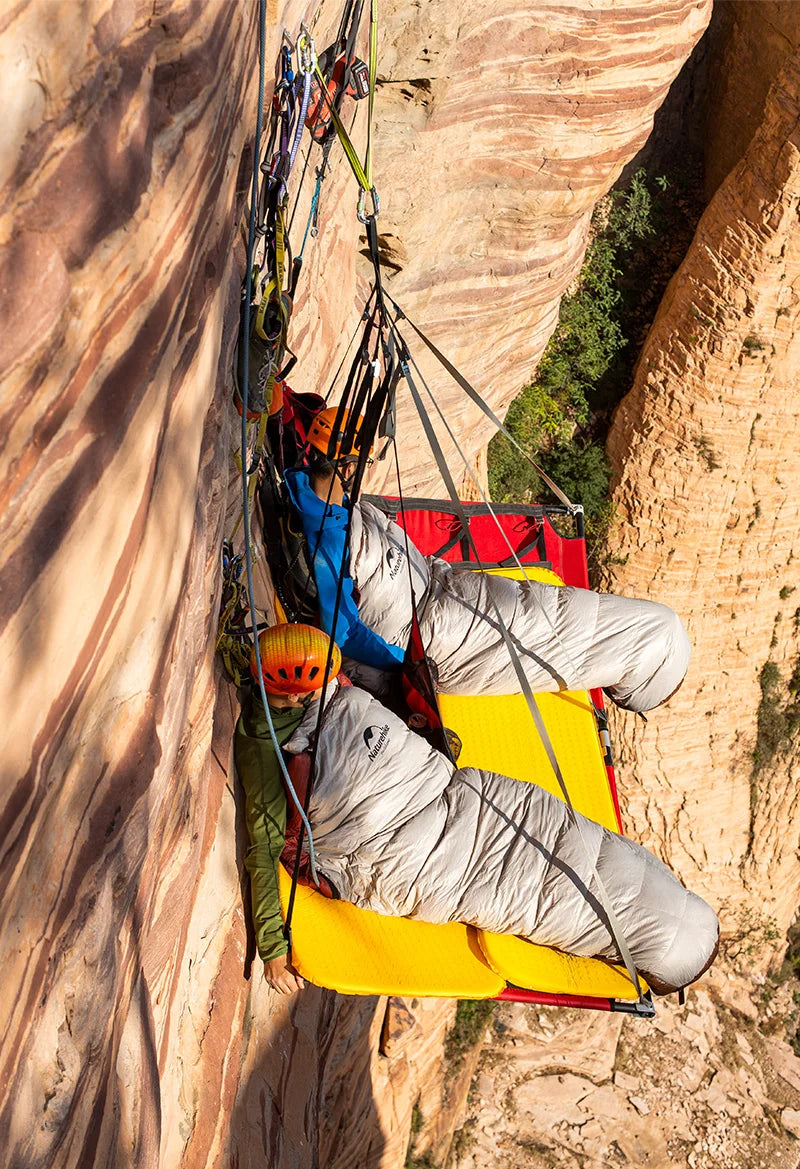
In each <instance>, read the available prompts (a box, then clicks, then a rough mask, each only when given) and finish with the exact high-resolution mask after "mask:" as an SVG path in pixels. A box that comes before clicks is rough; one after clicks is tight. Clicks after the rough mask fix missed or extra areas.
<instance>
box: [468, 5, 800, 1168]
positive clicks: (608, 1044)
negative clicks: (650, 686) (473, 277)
mask: <svg viewBox="0 0 800 1169" xmlns="http://www.w3.org/2000/svg"><path fill="white" fill-rule="evenodd" d="M742 7H743V8H745V7H748V6H742ZM749 7H751V8H752V7H757V6H749ZM764 7H765V8H766V9H769V8H770V7H771V6H769V5H765V6H764ZM787 7H790V6H784V13H785V12H786V9H787ZM759 31H760V30H759V26H758V23H757V22H756V23H755V24H753V25H751V27H750V32H751V34H752V35H753V36H754V37H755V36H757V35H758V34H759ZM742 51H743V50H742V47H741V46H740V49H739V52H740V53H741V52H742ZM754 51H755V50H754ZM772 82H773V84H772V87H771V89H769V96H768V97H767V98H766V102H765V106H764V111H763V116H762V119H761V122H760V125H759V126H758V128H757V129H756V130H755V132H754V133H753V134H752V135H751V140H750V144H749V146H748V147H747V149H746V151H745V153H744V156H743V157H742V158H741V159H740V161H739V162H738V163H737V164H736V165H735V166H734V167H733V169H732V170H730V173H729V174H728V177H727V178H724V180H723V181H722V185H721V186H720V187H719V190H718V192H717V194H716V195H715V197H714V198H713V200H712V201H711V203H710V205H709V207H708V209H707V211H706V212H705V214H704V216H703V218H702V220H701V222H700V225H699V227H698V230H697V233H696V236H695V239H694V241H693V243H692V245H691V247H690V249H689V252H688V254H687V256H686V259H685V261H684V263H683V265H682V266H681V268H680V269H679V271H678V273H677V274H676V276H675V277H674V279H673V281H672V282H671V284H670V286H669V288H668V289H667V292H666V295H665V297H664V300H663V303H662V307H661V309H660V311H659V314H658V316H657V318H656V320H655V323H654V325H653V327H652V329H651V331H650V334H649V336H648V339H647V341H646V343H645V347H644V350H643V352H642V355H641V359H640V362H639V366H638V369H637V373H636V378H635V384H634V387H633V389H632V391H631V392H630V394H629V395H628V396H627V397H626V398H625V399H624V400H623V402H622V404H621V406H620V408H619V410H618V412H617V415H616V418H615V422H614V426H613V428H612V431H611V436H610V440H609V453H610V455H611V458H612V461H613V464H614V468H615V475H616V489H615V492H614V499H615V501H616V503H617V505H618V508H619V512H620V524H619V528H618V531H617V538H616V541H615V543H614V547H613V552H614V554H615V556H616V558H617V563H615V564H613V565H612V570H611V577H612V579H611V584H612V585H613V588H614V589H615V590H616V591H619V592H624V593H631V594H635V595H640V596H650V597H652V598H654V599H657V600H662V601H667V602H668V603H670V604H672V605H673V606H674V607H675V608H676V609H677V610H678V612H680V613H681V615H682V616H683V617H684V618H685V621H686V624H687V627H688V630H689V634H690V637H691V639H692V642H693V646H694V657H693V661H692V665H691V667H690V670H689V674H688V677H687V679H686V682H685V683H684V686H683V688H682V690H681V691H680V692H679V693H678V694H677V695H676V697H675V698H673V699H672V701H671V703H670V704H669V706H668V707H667V708H665V709H663V710H658V711H654V712H652V714H651V715H650V716H649V722H648V724H647V725H646V726H645V725H644V724H643V723H641V722H640V720H637V719H635V718H633V717H631V716H625V715H622V714H620V713H619V712H617V717H615V718H614V729H615V736H614V739H615V745H616V747H617V750H618V754H619V757H620V758H619V766H618V776H619V781H620V794H621V798H622V804H623V819H624V820H625V823H626V825H627V827H628V829H629V831H631V832H632V833H633V834H634V835H636V836H637V837H638V838H639V839H641V840H643V841H644V842H646V843H647V844H649V845H650V847H652V848H653V849H654V850H655V851H656V852H658V853H659V854H660V855H662V856H663V857H664V858H665V859H667V860H668V861H669V863H670V865H671V866H672V867H673V868H675V869H676V870H677V871H678V872H679V874H680V875H681V876H682V877H683V879H684V880H685V881H686V882H687V884H689V885H690V886H692V887H693V888H696V889H698V890H700V891H702V892H703V893H704V894H705V895H706V896H707V897H708V899H709V900H710V901H711V902H712V904H714V905H715V906H716V907H718V908H719V909H720V913H721V919H722V926H723V954H722V957H721V959H720V962H719V963H718V965H717V967H716V968H715V970H714V971H713V972H712V973H711V975H710V976H707V977H706V978H705V979H704V980H703V981H702V982H701V983H700V984H699V986H698V987H697V988H696V989H693V990H690V992H689V995H688V1000H687V1004H686V1006H685V1007H682V1008H678V1007H677V1005H676V1004H675V1003H674V1002H665V1003H662V1004H660V1005H659V1011H658V1017H657V1020H656V1022H655V1024H654V1025H650V1026H648V1025H647V1024H641V1023H639V1022H637V1021H635V1020H625V1021H624V1023H623V1024H622V1025H621V1026H620V1024H619V1022H618V1021H616V1020H613V1019H609V1018H607V1017H606V1018H604V1017H602V1016H600V1017H598V1016H595V1017H593V1018H592V1017H587V1016H584V1018H583V1020H578V1019H573V1020H570V1019H569V1017H552V1016H551V1017H549V1018H548V1016H547V1015H546V1014H544V1013H543V1014H542V1015H540V1016H539V1018H538V1020H537V1021H534V1020H533V1019H531V1018H529V1017H521V1015H520V1013H519V1012H515V1011H513V1010H512V1009H510V1008H503V1011H502V1013H501V1015H500V1025H501V1026H500V1030H499V1032H498V1033H497V1034H496V1035H495V1037H494V1039H493V1041H492V1042H491V1044H490V1047H489V1051H490V1058H489V1060H488V1061H487V1065H486V1067H485V1069H484V1070H483V1071H479V1074H478V1078H477V1081H476V1088H477V1090H476V1089H473V1099H474V1102H473V1104H472V1106H471V1107H470V1108H469V1109H468V1110H467V1115H466V1122H465V1125H464V1128H463V1134H462V1137H461V1138H460V1141H459V1147H460V1148H461V1149H462V1155H461V1157H460V1159H459V1160H458V1161H457V1162H456V1169H477V1167H478V1166H484V1165H491V1166H495V1167H497V1169H501V1167H502V1169H505V1167H506V1166H508V1167H509V1169H510V1166H512V1165H513V1166H515V1167H516V1166H520V1167H522V1169H545V1167H547V1169H552V1167H553V1166H559V1167H560V1166H570V1167H573V1166H577V1165H581V1166H590V1167H592V1169H594V1167H595V1166H597V1167H598V1169H599V1166H601V1165H608V1164H609V1163H619V1164H630V1165H642V1164H646V1165H648V1166H651V1167H652V1169H668V1167H672V1166H679V1167H684V1166H690V1167H691V1169H712V1167H713V1169H716V1167H717V1166H719V1165H720V1164H724V1165H726V1166H729V1167H731V1169H755V1167H759V1169H778V1167H783V1166H786V1167H789V1166H792V1167H793V1166H795V1165H796V1163H797V1153H796V1133H797V1109H798V1102H799V1101H800V1096H799V1095H798V1090H799V1089H800V1060H798V1059H797V1056H796V1054H795V1052H794V1051H793V1050H792V1049H791V1048H790V1047H789V1045H788V1043H787V1042H786V1041H785V1038H784V1037H785V1035H786V1033H787V1024H788V1022H789V1021H790V1020H791V1019H792V1018H794V1019H795V1024H794V1025H795V1027H796V1022H797V1021H796V1003H795V1002H794V999H793V993H796V992H795V987H796V985H797V984H796V981H795V980H794V978H793V977H792V976H791V974H790V976H789V979H788V981H786V982H785V983H784V984H783V985H782V986H780V987H779V988H778V989H777V990H775V989H774V988H773V987H771V986H770V985H769V984H768V983H765V980H764V976H763V972H764V970H765V968H766V966H767V965H768V963H769V961H770V959H772V961H773V963H774V961H775V959H776V957H777V959H778V961H779V960H780V956H781V953H782V950H783V949H784V948H785V931H786V927H787V926H788V924H789V923H790V921H791V919H792V918H793V917H794V915H795V912H796V910H797V906H798V903H799V902H800V872H799V871H798V866H797V851H796V850H797V806H798V785H799V783H800V758H799V757H798V741H797V738H796V737H795V739H794V742H793V745H788V746H785V747H784V748H782V749H780V750H779V751H778V752H777V753H776V755H775V757H774V758H773V759H772V760H771V762H767V764H766V765H765V766H764V768H763V769H762V770H761V771H759V772H758V774H756V775H754V773H753V759H752V752H753V749H754V746H755V743H756V735H757V717H756V712H757V710H758V708H759V703H760V700H761V688H760V685H759V676H760V673H761V670H762V667H763V666H764V664H765V663H766V662H768V661H769V662H773V663H774V664H775V667H776V668H777V670H778V672H779V679H780V680H779V684H778V685H777V686H776V689H775V695H774V703H773V709H774V710H782V709H783V708H784V707H785V706H786V705H787V704H789V703H791V702H792V701H794V699H795V697H796V695H793V694H792V692H791V691H790V688H789V683H790V679H791V677H792V674H793V671H795V670H796V668H797V663H798V660H800V621H798V617H797V613H798V611H799V610H798V606H799V605H800V575H799V574H798V572H797V569H796V557H797V555H798V537H797V531H798V521H799V520H800V514H799V513H800V508H799V506H798V499H797V491H796V488H795V479H796V470H797V468H798V467H800V437H799V434H800V426H799V424H800V417H798V411H799V410H800V406H799V405H798V402H799V399H798V393H797V386H798V369H800V342H799V341H798V304H800V300H798V295H797V290H798V284H799V283H800V226H799V224H798V207H799V206H800V134H798V125H800V120H799V115H800V59H798V55H797V53H796V52H795V53H788V54H785V55H784V58H783V65H782V68H781V69H780V70H779V72H778V75H777V76H775V75H773V77H772ZM731 84H732V86H735V82H734V81H732V82H731ZM753 84H754V86H756V87H758V88H761V89H762V90H766V89H767V88H769V87H768V86H767V85H765V83H764V78H763V77H758V78H755V79H754V82H753ZM712 146H713V143H712ZM712 155H713V150H712ZM729 169H730V168H729ZM795 677H796V676H795ZM795 684H796V683H795ZM587 1052H592V1053H597V1052H603V1053H605V1054H606V1055H607V1059H606V1062H605V1063H601V1064H600V1065H598V1062H597V1060H596V1059H595V1060H594V1061H592V1060H591V1059H590V1058H589V1057H588V1055H587ZM475 1097H477V1100H475ZM490 1146H491V1148H492V1149H494V1150H496V1153H493V1154H489V1153H488V1152H487V1150H488V1149H489V1147H490Z"/></svg>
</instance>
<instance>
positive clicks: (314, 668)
mask: <svg viewBox="0 0 800 1169" xmlns="http://www.w3.org/2000/svg"><path fill="white" fill-rule="evenodd" d="M318 673H319V666H312V667H311V669H310V670H309V671H308V680H309V682H313V681H314V679H315V678H316V676H317V674H318Z"/></svg>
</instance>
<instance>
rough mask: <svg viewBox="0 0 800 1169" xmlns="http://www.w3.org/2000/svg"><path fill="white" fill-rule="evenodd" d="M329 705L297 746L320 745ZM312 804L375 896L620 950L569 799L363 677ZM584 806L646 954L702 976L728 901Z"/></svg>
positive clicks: (366, 901)
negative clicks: (452, 748)
mask: <svg viewBox="0 0 800 1169" xmlns="http://www.w3.org/2000/svg"><path fill="white" fill-rule="evenodd" d="M317 712H318V707H317V704H316V703H313V704H312V706H311V707H310V708H309V710H308V712H307V713H306V715H305V717H304V719H303V722H302V723H301V724H300V726H299V727H298V729H297V731H296V732H295V733H294V735H293V736H292V738H291V739H290V740H289V742H288V743H287V745H286V750H288V751H289V752H292V753H298V752H300V751H303V750H306V749H307V748H308V746H309V744H310V741H311V738H312V736H313V734H314V731H315V727H316V721H317ZM309 816H310V821H311V826H312V830H313V835H314V845H315V848H316V853H317V861H318V864H319V868H320V870H321V871H322V872H323V873H324V874H325V876H326V877H328V878H329V879H330V880H331V881H332V882H333V884H334V885H335V886H336V888H337V890H338V891H339V894H340V895H341V896H342V897H343V898H344V899H345V900H347V901H352V902H353V903H354V904H356V905H359V906H361V907H362V908H364V909H371V910H374V911H376V912H377V913H383V914H389V915H393V916H407V917H413V918H419V919H420V920H422V921H430V922H447V921H463V922H466V923H468V924H470V925H474V926H478V927H480V928H482V929H485V930H490V931H492V932H495V933H509V934H517V935H519V936H521V937H524V938H529V939H530V940H532V941H535V942H539V943H541V944H544V945H549V946H555V947H557V948H558V949H560V950H564V951H566V952H568V953H571V954H578V955H583V956H596V957H604V958H613V959H618V958H619V955H618V954H617V952H616V949H615V946H614V943H613V941H612V939H611V934H610V932H609V929H608V927H607V925H606V924H605V921H604V917H603V910H602V908H601V907H600V906H599V905H598V903H597V900H596V896H595V887H594V885H593V881H592V876H591V864H590V861H589V858H588V856H587V851H586V848H585V847H584V844H583V843H582V841H581V839H580V834H579V832H578V830H577V828H576V827H575V825H574V824H573V823H572V822H571V819H570V816H569V812H568V810H567V808H566V807H565V805H564V804H563V803H561V801H560V800H557V799H556V798H555V797H554V796H551V795H550V794H549V793H548V792H546V791H544V790H543V789H542V788H540V787H537V786H536V785H535V784H531V783H522V782H519V781H518V780H515V779H509V778H508V777H506V776H503V775H497V774H495V773H494V772H490V771H479V770H478V769H476V768H472V767H465V768H461V769H460V770H456V769H455V768H454V767H453V765H452V764H451V763H450V762H449V761H448V760H447V759H445V757H444V756H443V755H441V754H439V753H438V752H437V751H435V750H434V749H433V748H432V747H430V746H429V744H428V743H427V742H426V741H425V740H424V739H422V738H421V737H419V736H417V735H415V734H414V733H413V732H412V731H410V730H409V729H408V727H406V726H405V724H404V723H403V722H402V721H401V720H400V719H398V718H397V717H396V716H395V715H393V714H392V713H391V712H390V711H388V710H387V709H386V708H385V707H384V706H382V705H381V703H379V702H378V701H377V700H376V699H374V698H372V697H371V696H370V695H369V694H367V693H366V692H365V691H363V690H360V689H358V688H356V687H354V686H342V687H338V686H337V687H336V688H335V689H334V692H333V694H332V696H331V697H330V699H329V701H328V705H327V709H326V711H325V716H324V719H323V724H322V731H321V733H320V741H319V744H318V754H317V780H316V785H315V788H314V792H313V795H312V799H311V805H310V809H309ZM579 819H580V823H581V827H582V829H583V836H584V838H585V841H586V843H587V844H588V850H589V855H590V856H591V858H592V860H593V861H594V862H595V864H596V866H597V870H598V872H599V874H600V877H601V879H602V881H603V882H604V884H605V886H606V888H607V890H608V893H609V895H610V897H611V900H612V904H613V906H614V909H615V911H616V913H617V914H618V916H619V920H620V922H621V925H622V929H623V931H624V934H625V937H626V939H627V942H628V945H629V947H630V950H631V954H632V955H633V959H634V962H635V963H636V966H637V968H638V969H639V970H641V971H642V973H646V974H651V975H654V976H655V977H657V978H659V979H661V980H662V981H664V982H667V983H670V984H671V985H674V986H682V985H684V984H685V983H688V982H691V981H692V979H693V978H695V977H696V976H697V975H698V974H699V973H700V971H701V970H702V969H703V968H704V966H705V964H706V963H707V961H708V960H709V958H710V956H711V954H712V951H713V948H714V945H715V944H716V940H717V933H718V927H717V918H716V915H715V913H714V911H713V910H712V909H711V908H710V907H709V906H708V905H707V904H706V903H705V902H704V901H702V900H701V898H699V897H697V896H696V895H695V894H694V893H690V892H689V891H688V890H687V889H685V888H684V887H683V886H682V885H681V883H680V882H679V881H678V880H677V879H676V878H675V877H674V876H673V875H672V873H670V871H669V870H668V869H667V868H666V867H665V866H664V865H663V864H662V863H661V862H660V861H659V860H657V859H656V857H654V856H652V855H651V854H650V853H649V852H647V851H646V849H644V848H642V847H641V846H640V845H638V844H635V843H634V842H633V841H631V840H626V839H625V838H624V837H621V836H617V835H616V834H614V833H612V832H609V831H608V830H607V829H605V828H603V827H601V826H600V825H599V824H596V823H594V822H593V821H592V820H587V819H586V818H585V817H579Z"/></svg>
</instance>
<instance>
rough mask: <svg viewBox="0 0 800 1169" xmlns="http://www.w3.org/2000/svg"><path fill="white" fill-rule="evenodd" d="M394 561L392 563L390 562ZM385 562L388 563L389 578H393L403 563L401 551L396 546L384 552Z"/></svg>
mask: <svg viewBox="0 0 800 1169" xmlns="http://www.w3.org/2000/svg"><path fill="white" fill-rule="evenodd" d="M392 561H394V564H393V563H392ZM386 563H387V564H388V565H389V580H394V578H395V577H396V576H397V574H398V572H399V571H400V568H401V567H402V564H403V553H402V552H398V550H397V549H396V548H390V549H389V551H388V552H387V553H386Z"/></svg>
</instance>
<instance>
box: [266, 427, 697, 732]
mask: <svg viewBox="0 0 800 1169" xmlns="http://www.w3.org/2000/svg"><path fill="white" fill-rule="evenodd" d="M335 416H336V410H335V409H333V408H330V409H326V410H323V411H321V412H320V413H319V414H318V415H317V416H316V418H315V419H314V422H313V423H312V425H311V427H310V429H309V433H308V442H309V444H310V446H309V451H308V464H309V465H308V468H307V469H299V468H293V469H291V470H288V471H287V472H286V485H287V488H288V490H289V493H290V496H291V499H292V502H293V504H294V506H295V507H296V509H297V511H298V512H299V514H300V518H301V522H302V526H303V532H304V535H305V537H306V541H307V544H308V547H309V553H310V556H311V560H312V564H313V571H314V577H315V581H316V585H317V593H318V600H319V607H320V617H321V622H322V625H323V627H324V628H325V629H326V630H327V631H328V632H329V633H332V634H333V636H334V637H335V639H336V641H337V643H338V644H339V646H340V647H341V649H342V653H343V654H344V655H345V658H346V659H351V660H352V661H354V662H357V663H360V664H362V665H366V666H368V667H372V668H377V669H379V670H383V671H386V670H397V669H398V668H399V666H400V664H401V663H402V661H403V657H404V652H405V648H406V646H407V644H408V640H409V636H410V631H411V619H412V605H411V584H410V580H411V581H412V582H413V589H414V603H415V605H416V609H417V615H418V618H419V623H420V632H421V634H422V642H423V645H424V646H425V648H426V652H427V655H428V657H429V658H430V659H432V660H433V662H435V664H436V668H437V672H438V687H439V690H440V691H441V692H442V693H445V694H514V693H519V690H520V684H519V679H518V677H517V674H516V672H515V670H514V668H513V666H512V663H511V660H510V657H509V653H508V649H507V647H506V644H505V641H504V639H503V635H502V633H501V630H500V627H499V625H498V622H497V616H496V611H495V605H494V604H493V600H492V599H494V602H495V603H496V604H497V607H498V608H499V610H500V613H501V615H502V618H503V622H504V624H505V626H506V628H507V629H508V630H509V632H510V634H511V638H512V640H513V642H514V644H515V647H516V649H517V652H518V655H519V658H520V660H521V663H522V666H523V669H524V671H525V674H526V677H527V679H528V682H529V683H530V686H531V688H532V689H533V690H538V691H542V690H550V691H552V690H564V689H566V690H591V689H592V688H594V687H601V688H604V689H605V691H606V693H607V694H608V695H609V697H610V698H611V700H612V701H613V702H615V703H616V704H617V705H618V706H623V707H625V708H626V709H628V710H634V711H645V710H651V709H652V708H653V707H655V706H658V705H660V704H661V703H662V702H665V701H666V700H667V698H669V697H671V695H672V694H673V693H674V692H675V690H676V689H677V688H678V687H679V686H680V684H681V682H682V681H683V678H684V675H685V673H686V668H687V666H688V663H689V639H688V638H687V636H686V631H685V630H684V628H683V625H682V624H681V621H680V619H679V618H678V617H677V615H676V614H675V613H674V612H673V611H672V610H671V609H669V608H668V607H667V606H666V605H661V604H658V603H656V602H653V601H640V600H634V599H632V598H629V597H615V596H612V595H611V594H607V593H596V592H592V591H590V590H589V589H580V588H568V587H559V586H555V585H548V584H543V583H542V582H540V581H517V580H509V579H508V578H506V577H503V576H490V575H488V574H486V573H482V572H474V571H472V570H471V569H465V568H457V567H454V566H453V565H451V564H447V563H446V562H445V561H444V560H440V559H438V558H437V557H433V556H431V557H427V558H426V557H424V556H423V555H422V553H421V552H419V550H418V549H417V548H416V547H415V546H414V544H413V543H412V542H411V541H410V540H409V542H408V552H409V557H410V561H411V565H410V573H409V565H408V562H407V559H406V540H405V536H404V534H403V531H402V529H401V528H400V527H399V526H398V525H397V524H396V523H394V522H393V521H392V520H390V519H388V518H387V517H386V516H385V515H384V514H383V513H382V512H381V511H379V510H378V508H376V507H374V506H373V505H372V504H370V503H368V502H364V501H359V502H358V503H356V504H355V506H354V507H353V508H352V515H351V514H350V509H349V506H348V504H347V495H346V489H347V486H348V483H349V479H350V476H351V475H352V472H353V469H354V465H355V457H354V456H353V457H350V456H347V457H338V458H337V459H336V462H335V463H333V462H330V461H328V459H327V457H326V455H325V453H324V452H326V451H327V450H328V449H329V443H330V440H331V432H332V427H333V426H334V425H335ZM338 438H339V440H340V439H341V436H338ZM334 449H335V450H336V451H338V449H339V448H338V446H335V447H334ZM348 520H349V528H348ZM343 557H344V558H345V565H346V575H345V579H344V583H343V588H342V592H341V598H340V604H339V613H338V619H337V622H336V629H335V630H334V628H333V614H334V610H335V603H336V594H337V582H338V576H339V571H340V568H341V564H342V558H343ZM409 576H410V580H409ZM346 668H347V669H348V671H349V672H350V673H351V674H352V675H353V677H354V679H358V678H360V677H365V675H364V674H363V673H361V672H359V670H357V669H353V668H352V667H351V666H350V665H349V664H348V663H346Z"/></svg>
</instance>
